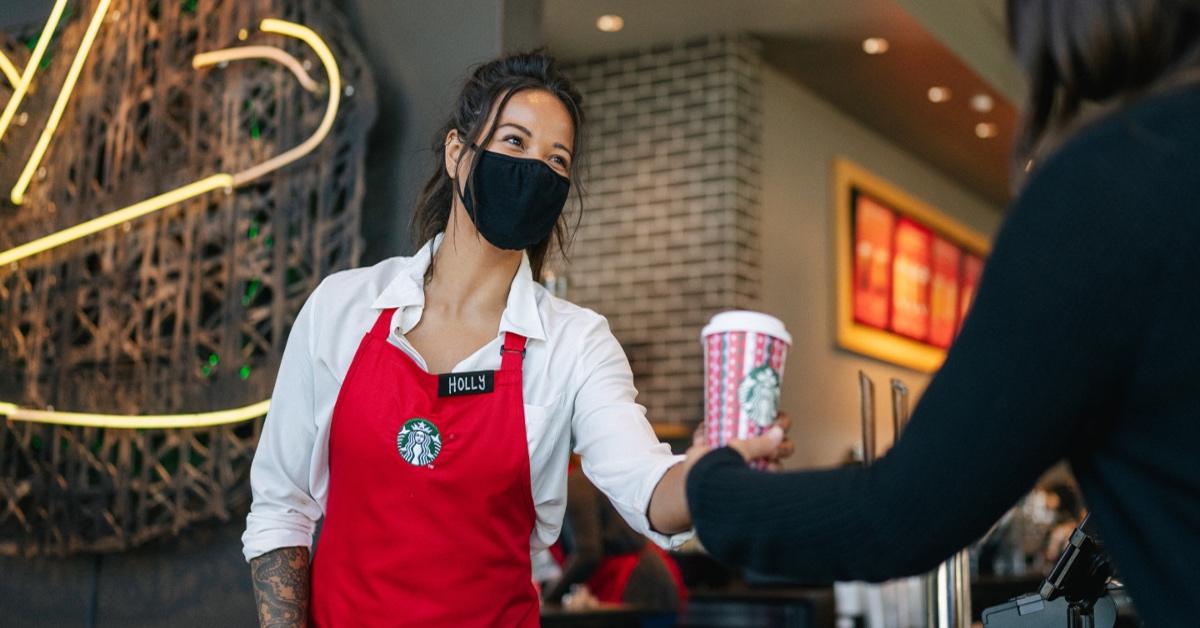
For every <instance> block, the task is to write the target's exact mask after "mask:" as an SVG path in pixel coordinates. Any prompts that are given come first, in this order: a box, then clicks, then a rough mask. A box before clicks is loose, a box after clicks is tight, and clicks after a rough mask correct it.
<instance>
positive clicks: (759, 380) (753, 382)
mask: <svg viewBox="0 0 1200 628" xmlns="http://www.w3.org/2000/svg"><path fill="white" fill-rule="evenodd" d="M738 401H739V402H741V404H742V414H743V415H744V416H746V417H747V418H749V419H750V420H751V421H754V422H755V423H756V424H758V425H760V426H762V427H768V426H770V425H771V424H772V423H774V422H775V415H777V414H778V413H779V374H778V373H776V372H775V369H773V368H771V367H770V366H768V365H763V366H760V367H758V368H755V369H754V370H752V371H750V373H749V374H747V375H746V379H743V380H742V383H741V385H740V386H738Z"/></svg>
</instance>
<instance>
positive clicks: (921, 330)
mask: <svg viewBox="0 0 1200 628" xmlns="http://www.w3.org/2000/svg"><path fill="white" fill-rule="evenodd" d="M932 242H933V234H932V233H930V231H929V230H928V229H926V228H925V227H922V226H921V225H919V224H917V223H916V222H913V221H912V220H909V219H907V218H901V219H900V220H899V221H897V223H896V261H895V262H894V264H893V265H892V331H894V332H896V333H898V334H903V335H905V336H908V337H910V338H914V339H916V340H925V339H927V338H928V337H929V279H930V276H931V274H932V272H931V268H930V266H931V261H932V259H931V258H932V253H931V248H932Z"/></svg>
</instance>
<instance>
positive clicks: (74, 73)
mask: <svg viewBox="0 0 1200 628" xmlns="http://www.w3.org/2000/svg"><path fill="white" fill-rule="evenodd" d="M111 2H112V0H100V5H99V6H97V7H96V12H95V13H94V14H92V21H91V23H90V24H88V28H87V32H85V33H84V34H83V42H82V43H80V44H79V51H78V52H76V53H75V59H74V60H73V61H71V68H70V69H69V70H67V78H66V80H65V81H64V82H63V88H62V91H60V92H59V93H58V100H56V101H55V102H54V108H53V109H51V110H50V120H49V121H48V122H47V123H46V128H45V129H43V130H42V136H41V137H39V138H38V141H37V144H36V145H35V146H34V147H33V155H31V156H30V157H29V161H27V162H26V163H25V169H24V170H22V171H21V176H19V177H17V184H16V185H15V186H13V189H12V195H11V197H10V198H11V199H12V202H13V205H20V204H21V203H23V202H25V190H26V189H28V188H29V182H30V181H31V180H33V173H34V171H36V170H37V167H38V166H39V165H41V163H42V157H44V156H45V154H46V149H47V148H49V147H50V136H52V135H53V134H54V130H55V129H56V128H58V121H59V120H60V119H61V118H62V114H63V111H64V110H66V108H67V101H69V100H70V99H71V92H73V91H75V81H76V80H78V79H79V73H80V72H81V71H83V62H84V61H86V60H87V56H88V53H89V52H91V50H92V42H94V41H96V33H98V32H100V24H101V23H102V22H103V21H104V14H105V13H108V5H109V4H110V3H111ZM41 43H42V42H41V41H38V44H41Z"/></svg>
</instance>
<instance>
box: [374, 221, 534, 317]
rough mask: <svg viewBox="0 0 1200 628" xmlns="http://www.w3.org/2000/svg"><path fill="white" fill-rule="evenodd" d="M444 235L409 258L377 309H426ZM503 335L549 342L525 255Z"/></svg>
mask: <svg viewBox="0 0 1200 628" xmlns="http://www.w3.org/2000/svg"><path fill="white" fill-rule="evenodd" d="M442 237H443V234H441V233H439V234H438V235H436V236H434V238H433V239H432V240H430V241H429V242H426V243H425V245H424V246H422V247H421V250H419V251H417V253H416V254H415V255H413V256H412V257H411V258H409V260H408V263H407V264H406V265H405V266H404V267H403V268H402V269H401V271H400V274H398V275H396V276H395V277H394V278H392V280H391V281H390V282H388V284H387V286H385V287H384V289H383V292H380V293H379V296H378V297H376V298H375V301H374V302H373V303H371V307H372V308H375V309H380V310H382V309H387V308H392V307H394V308H408V307H420V308H423V307H425V271H426V270H427V269H428V268H429V264H430V262H431V261H432V260H433V254H434V252H435V251H437V249H438V247H439V246H441V243H442ZM500 331H502V332H506V331H511V332H513V333H515V334H520V335H522V336H525V337H526V338H529V339H536V340H545V339H546V330H545V327H544V326H543V325H542V315H541V312H540V310H538V304H537V285H536V283H535V282H534V280H533V269H532V267H531V266H530V265H529V255H528V254H526V253H524V252H522V253H521V266H520V268H518V269H517V274H516V276H515V277H513V281H512V285H511V286H509V289H508V303H507V304H505V307H504V314H503V315H502V316H501V318H500Z"/></svg>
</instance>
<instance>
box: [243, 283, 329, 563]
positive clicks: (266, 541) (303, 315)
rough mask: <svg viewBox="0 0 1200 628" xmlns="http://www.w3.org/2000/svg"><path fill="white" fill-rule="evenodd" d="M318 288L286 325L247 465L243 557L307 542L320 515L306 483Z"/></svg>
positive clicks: (312, 437)
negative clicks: (248, 501)
mask: <svg viewBox="0 0 1200 628" xmlns="http://www.w3.org/2000/svg"><path fill="white" fill-rule="evenodd" d="M319 291H320V287H318V288H317V290H315V291H313V294H311V295H310V296H309V298H308V300H307V301H305V303H304V305H303V306H302V307H301V308H300V313H299V314H298V315H297V316H296V321H295V323H294V324H293V325H292V330H291V333H290V334H289V336H288V339H287V344H286V345H285V347H284V350H283V360H282V361H281V363H280V365H279V374H278V376H277V377H276V380H275V390H274V392H273V394H272V396H271V406H270V409H269V410H268V411H267V417H266V420H265V422H264V423H263V429H262V435H261V436H260V437H259V441H258V449H257V450H256V451H255V453H254V462H253V463H252V464H251V466H250V490H251V493H252V495H253V498H252V502H251V505H250V514H249V515H248V516H247V517H246V532H245V533H244V534H243V535H242V553H243V555H244V556H245V557H246V560H247V561H249V560H251V559H253V558H255V557H257V556H260V555H262V554H265V553H267V552H269V551H271V550H274V549H278V548H281V547H309V548H311V545H312V537H313V530H314V529H315V528H316V522H317V521H318V520H319V519H320V518H321V516H322V509H321V506H320V505H319V504H318V503H317V501H316V500H315V499H313V496H312V491H311V490H310V487H309V478H310V473H309V466H310V465H311V460H312V455H313V444H314V442H315V438H316V421H315V415H314V403H313V359H312V356H313V348H314V346H315V343H314V336H315V321H314V310H316V309H317V306H316V301H317V294H318V292H319Z"/></svg>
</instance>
